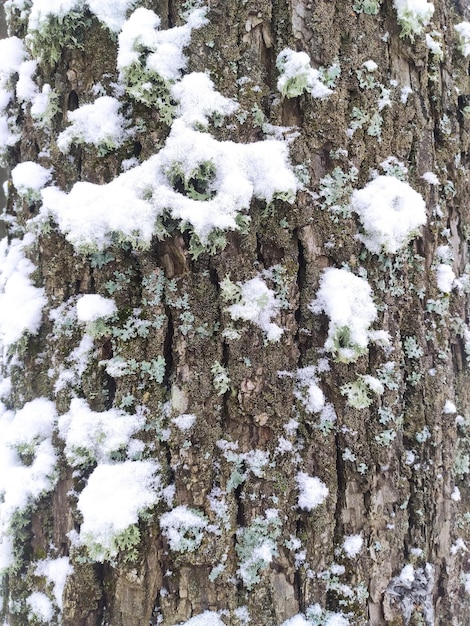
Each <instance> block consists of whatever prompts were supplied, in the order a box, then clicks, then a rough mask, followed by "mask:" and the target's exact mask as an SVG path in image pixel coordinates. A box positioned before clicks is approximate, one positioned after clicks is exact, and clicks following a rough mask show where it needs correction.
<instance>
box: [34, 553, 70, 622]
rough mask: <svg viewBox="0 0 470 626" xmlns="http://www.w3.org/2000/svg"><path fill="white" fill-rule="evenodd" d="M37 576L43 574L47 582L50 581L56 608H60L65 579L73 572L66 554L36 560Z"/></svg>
mask: <svg viewBox="0 0 470 626" xmlns="http://www.w3.org/2000/svg"><path fill="white" fill-rule="evenodd" d="M34 573H35V574H36V575H37V576H44V577H45V578H46V580H47V582H49V583H52V585H53V588H54V598H55V603H56V605H57V607H58V609H59V610H60V611H61V610H62V606H63V604H62V597H63V595H64V588H65V581H66V580H67V576H70V575H71V574H72V573H73V567H72V565H71V564H70V559H69V557H68V556H62V557H59V558H57V559H50V558H49V559H44V560H42V561H38V563H37V565H36V569H35V572H34Z"/></svg>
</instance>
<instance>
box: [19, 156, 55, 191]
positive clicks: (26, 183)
mask: <svg viewBox="0 0 470 626" xmlns="http://www.w3.org/2000/svg"><path fill="white" fill-rule="evenodd" d="M51 176H52V173H51V170H49V169H46V168H45V167H42V165H39V164H38V163H34V162H33V161H23V163H19V164H18V165H17V166H16V167H14V168H13V169H12V171H11V179H12V181H13V185H14V186H15V187H16V190H17V192H18V193H19V194H20V195H27V194H28V193H30V192H31V191H33V192H34V191H36V192H37V191H40V190H41V189H42V188H43V187H44V186H45V185H47V183H48V182H49V181H50V179H51Z"/></svg>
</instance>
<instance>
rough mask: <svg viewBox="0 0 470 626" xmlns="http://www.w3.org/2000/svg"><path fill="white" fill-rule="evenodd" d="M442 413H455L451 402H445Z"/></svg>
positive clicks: (455, 408)
mask: <svg viewBox="0 0 470 626" xmlns="http://www.w3.org/2000/svg"><path fill="white" fill-rule="evenodd" d="M442 412H443V413H447V414H449V413H450V414H452V413H457V407H456V406H455V404H454V403H453V402H452V400H446V401H445V404H444V408H443V409H442Z"/></svg>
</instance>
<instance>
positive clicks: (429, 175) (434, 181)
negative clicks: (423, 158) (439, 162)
mask: <svg viewBox="0 0 470 626" xmlns="http://www.w3.org/2000/svg"><path fill="white" fill-rule="evenodd" d="M421 178H422V179H423V180H425V181H426V182H427V183H429V184H430V185H439V184H440V182H439V179H438V177H437V176H436V174H434V172H424V174H423V175H422V176H421Z"/></svg>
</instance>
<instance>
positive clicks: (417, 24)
mask: <svg viewBox="0 0 470 626" xmlns="http://www.w3.org/2000/svg"><path fill="white" fill-rule="evenodd" d="M393 4H394V6H395V9H396V11H397V17H398V21H399V23H400V25H401V27H402V33H404V34H405V35H408V36H409V37H410V38H411V40H413V39H414V35H421V33H422V32H423V31H424V29H425V27H426V26H427V25H428V24H429V22H430V21H431V18H432V16H433V14H434V5H433V4H431V3H430V2H426V0H393Z"/></svg>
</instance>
